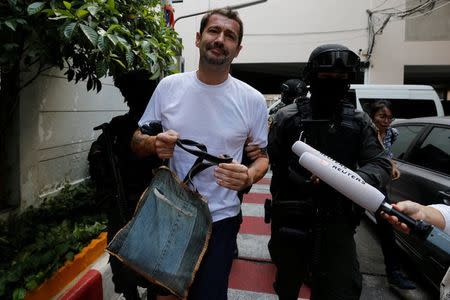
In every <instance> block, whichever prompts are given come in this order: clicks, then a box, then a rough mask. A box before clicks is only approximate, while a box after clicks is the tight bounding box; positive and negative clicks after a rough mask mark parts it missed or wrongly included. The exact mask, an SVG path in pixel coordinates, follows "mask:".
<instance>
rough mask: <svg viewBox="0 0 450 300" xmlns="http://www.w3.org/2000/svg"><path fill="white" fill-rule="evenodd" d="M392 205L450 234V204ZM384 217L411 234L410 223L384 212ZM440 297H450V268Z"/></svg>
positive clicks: (405, 203) (444, 298) (444, 279)
mask: <svg viewBox="0 0 450 300" xmlns="http://www.w3.org/2000/svg"><path fill="white" fill-rule="evenodd" d="M392 206H393V207H394V208H395V209H396V210H398V211H400V212H402V213H404V214H406V215H408V216H410V217H411V218H413V219H416V220H423V221H425V222H427V223H429V224H431V225H434V226H436V227H438V228H439V229H441V230H442V231H444V232H445V233H446V234H448V235H450V206H448V205H445V204H432V205H422V204H419V203H416V202H413V201H409V200H406V201H401V202H398V203H394V204H392ZM382 217H383V218H384V219H386V220H387V221H388V222H389V223H390V224H392V225H394V227H395V228H396V229H397V230H401V231H403V232H404V233H407V234H409V232H410V228H409V227H408V225H406V224H405V223H402V222H400V221H399V220H398V218H397V217H396V216H391V215H388V214H386V213H382ZM440 299H441V300H449V299H450V268H449V269H448V270H447V273H446V274H445V276H444V278H443V279H442V282H441V288H440Z"/></svg>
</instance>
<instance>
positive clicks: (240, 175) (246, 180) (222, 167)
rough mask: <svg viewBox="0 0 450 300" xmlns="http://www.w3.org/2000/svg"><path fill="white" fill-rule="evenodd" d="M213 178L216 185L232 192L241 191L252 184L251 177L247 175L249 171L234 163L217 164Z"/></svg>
mask: <svg viewBox="0 0 450 300" xmlns="http://www.w3.org/2000/svg"><path fill="white" fill-rule="evenodd" d="M214 176H215V177H216V182H217V184H218V185H220V186H223V187H225V188H228V189H231V190H234V191H240V190H243V189H244V188H246V187H248V186H250V185H252V184H253V176H252V175H251V174H250V173H249V169H248V168H247V167H246V166H244V165H241V164H239V163H238V162H236V161H233V162H232V163H229V164H219V166H218V167H216V169H215V170H214Z"/></svg>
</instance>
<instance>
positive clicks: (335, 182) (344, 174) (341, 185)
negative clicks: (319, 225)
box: [292, 141, 450, 257]
mask: <svg viewBox="0 0 450 300" xmlns="http://www.w3.org/2000/svg"><path fill="white" fill-rule="evenodd" d="M311 149H312V150H311ZM292 150H293V151H294V153H295V154H297V155H299V156H300V159H299V163H300V165H302V166H303V167H304V168H305V169H307V170H308V171H310V172H311V173H312V174H314V175H316V176H317V177H319V178H320V179H321V180H322V181H324V182H325V183H327V184H328V185H329V186H331V187H332V188H334V189H335V190H337V191H338V192H340V193H341V194H343V195H344V196H346V197H347V198H349V199H350V200H352V201H353V202H355V203H356V204H358V205H359V206H361V207H363V208H365V209H366V210H368V211H370V212H373V213H375V214H378V213H380V212H381V211H383V212H386V213H387V214H390V215H394V216H396V217H397V218H398V219H399V221H401V222H403V223H405V224H406V225H408V227H409V228H410V229H411V232H413V233H414V234H415V235H416V236H418V237H421V238H423V239H424V240H426V241H427V242H428V243H429V244H430V246H432V247H434V248H437V249H438V250H440V251H443V253H444V254H446V255H448V256H449V257H450V236H448V235H447V234H445V233H444V232H442V231H441V230H439V229H437V228H435V227H434V226H432V225H430V224H428V223H426V222H424V221H422V220H415V219H413V218H411V217H409V216H407V215H405V214H403V213H402V212H400V211H398V210H396V209H394V208H393V207H392V205H390V204H389V203H387V202H386V201H385V196H384V195H383V194H382V193H381V192H380V191H379V190H377V189H376V188H374V187H373V186H371V185H370V184H368V183H367V182H365V181H364V180H363V179H362V178H361V177H360V176H359V175H358V174H356V173H355V172H353V171H352V170H350V169H348V168H346V167H345V166H343V165H342V164H340V163H338V162H336V161H334V160H333V159H331V158H329V157H328V156H326V155H324V154H323V153H321V152H319V151H317V150H316V149H314V148H312V147H311V146H309V145H306V144H305V143H303V142H301V141H297V142H295V143H294V145H293V146H292Z"/></svg>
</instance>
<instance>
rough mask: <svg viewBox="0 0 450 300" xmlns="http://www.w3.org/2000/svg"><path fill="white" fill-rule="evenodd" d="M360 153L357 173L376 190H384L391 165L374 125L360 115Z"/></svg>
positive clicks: (368, 118) (389, 175)
mask: <svg viewBox="0 0 450 300" xmlns="http://www.w3.org/2000/svg"><path fill="white" fill-rule="evenodd" d="M361 125H362V126H361V135H362V138H361V141H360V142H361V151H360V157H359V159H358V166H359V168H358V170H357V173H358V174H359V175H360V176H361V177H362V178H363V179H364V180H365V181H366V182H367V183H369V184H371V185H373V186H374V187H375V188H377V189H384V188H385V186H386V184H387V183H388V182H389V180H390V178H391V171H392V165H391V162H390V160H389V158H388V157H387V155H386V153H385V151H384V148H383V145H382V144H381V142H380V141H379V139H378V136H377V131H376V128H375V125H374V124H373V123H372V121H371V120H370V117H369V116H368V115H367V114H366V113H362V114H361Z"/></svg>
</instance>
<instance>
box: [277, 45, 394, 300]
mask: <svg viewBox="0 0 450 300" xmlns="http://www.w3.org/2000/svg"><path fill="white" fill-rule="evenodd" d="M327 52H331V53H327ZM333 52H336V53H333ZM339 52H342V54H345V56H346V57H347V58H348V56H350V55H354V57H352V58H353V59H354V60H355V61H354V62H353V64H352V65H349V64H350V63H351V62H349V61H343V60H344V58H341V61H339V59H336V58H339V57H340V56H339V54H340V53H339ZM328 54H329V55H330V56H333V55H334V57H332V58H330V57H325V58H323V57H321V55H328ZM342 56H344V55H342ZM356 58H357V56H356V54H354V53H353V52H351V51H349V50H348V49H347V48H345V47H343V46H340V45H325V46H322V47H319V48H317V49H316V50H315V51H314V52H313V53H312V54H311V57H310V61H309V69H308V67H307V69H306V72H305V74H306V75H307V76H306V79H307V80H308V82H310V83H311V99H310V100H306V101H303V102H301V103H293V104H290V105H288V106H286V107H284V108H282V109H281V110H280V111H279V112H278V113H277V114H276V115H275V117H274V121H273V124H272V125H271V129H270V131H269V145H268V152H269V158H270V162H271V169H272V172H273V175H272V182H271V187H270V191H271V193H272V213H271V215H272V224H271V227H272V235H271V240H270V242H269V251H270V254H271V257H272V260H273V262H274V263H275V265H276V266H277V277H276V282H275V284H274V287H275V290H276V292H277V294H278V295H279V297H280V299H281V300H288V299H297V296H298V293H299V289H300V286H301V284H302V282H304V280H305V278H306V277H307V275H308V273H310V272H311V273H312V283H313V284H312V299H358V298H359V296H360V293H361V285H362V283H361V281H362V279H361V274H360V273H359V264H358V260H357V255H356V247H355V241H354V237H353V235H354V232H355V228H356V226H357V225H358V224H359V219H360V216H361V214H362V212H363V210H362V209H361V208H360V207H358V206H356V205H355V204H353V203H352V202H351V201H350V200H349V199H347V198H345V197H344V196H342V195H341V194H339V193H338V192H337V191H335V190H334V189H333V188H331V187H329V186H328V185H327V184H325V183H323V182H320V183H318V184H317V183H313V182H312V181H311V173H309V171H307V170H306V169H304V168H302V167H301V166H300V165H299V163H298V157H297V156H296V155H295V154H294V153H293V152H292V150H291V146H292V144H293V143H294V142H295V141H297V140H299V139H301V140H302V141H304V142H306V143H307V144H309V145H310V146H312V147H314V148H316V149H317V150H319V151H321V152H322V153H324V154H326V155H328V156H330V157H332V158H333V159H335V160H337V161H338V162H340V163H342V164H344V165H345V166H347V167H348V168H350V169H352V170H355V171H356V172H357V173H358V174H359V175H360V176H361V177H362V178H363V179H364V180H365V181H366V182H368V183H369V184H372V185H374V186H375V187H381V186H383V185H384V184H385V183H386V181H387V180H388V179H389V176H390V175H389V174H390V168H391V165H390V162H389V160H388V159H387V158H386V156H385V155H384V154H383V146H382V145H381V144H380V142H379V141H378V139H377V134H376V129H375V127H374V125H373V123H372V122H371V120H370V118H369V117H368V116H367V115H366V114H365V113H363V112H356V111H355V109H354V107H353V105H351V104H350V103H349V102H348V101H346V100H345V99H344V95H345V92H346V91H347V90H348V86H349V84H348V80H349V77H348V75H351V74H353V73H354V72H355V68H356V66H357V65H356V63H357V62H359V60H357V59H356ZM317 59H319V62H317V61H316V60H317ZM327 59H328V61H327ZM333 59H334V61H333ZM320 63H323V64H325V63H326V67H324V69H325V71H327V72H338V74H340V75H342V74H344V75H343V76H342V77H345V78H346V79H345V80H341V79H338V80H336V79H335V78H332V79H329V78H326V79H320V80H319V79H318V78H317V74H318V73H319V72H320V71H322V69H321V64H320ZM336 64H338V65H337V66H336ZM339 64H342V65H343V66H342V69H341V66H340V65H339ZM336 69H337V70H336Z"/></svg>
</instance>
